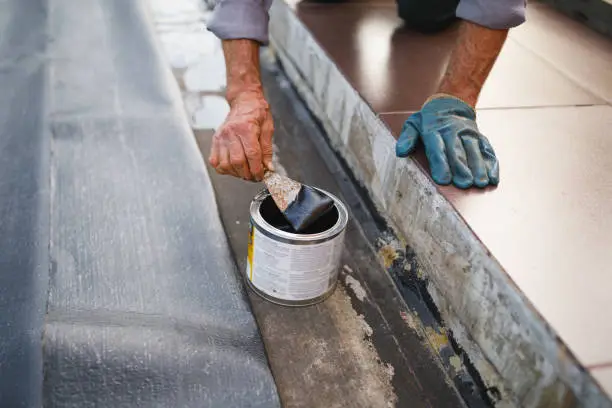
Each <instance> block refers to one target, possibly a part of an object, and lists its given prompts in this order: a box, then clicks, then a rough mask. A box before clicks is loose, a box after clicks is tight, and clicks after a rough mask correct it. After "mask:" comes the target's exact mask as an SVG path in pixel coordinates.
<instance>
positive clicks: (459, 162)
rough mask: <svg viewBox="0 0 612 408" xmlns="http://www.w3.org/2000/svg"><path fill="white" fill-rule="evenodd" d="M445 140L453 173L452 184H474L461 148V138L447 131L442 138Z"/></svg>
mask: <svg viewBox="0 0 612 408" xmlns="http://www.w3.org/2000/svg"><path fill="white" fill-rule="evenodd" d="M444 141H445V142H446V155H447V156H448V164H449V166H450V169H451V171H452V173H453V184H454V185H456V186H457V187H459V188H470V187H472V185H473V184H474V177H473V176H472V172H471V171H470V168H469V166H468V163H467V156H466V154H465V150H464V149H463V143H461V138H460V137H457V134H455V133H454V132H449V133H447V135H446V138H445V140H444Z"/></svg>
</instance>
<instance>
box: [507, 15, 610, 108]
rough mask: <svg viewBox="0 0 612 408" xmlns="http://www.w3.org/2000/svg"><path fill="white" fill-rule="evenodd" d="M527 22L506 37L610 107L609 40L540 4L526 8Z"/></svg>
mask: <svg viewBox="0 0 612 408" xmlns="http://www.w3.org/2000/svg"><path fill="white" fill-rule="evenodd" d="M527 10H528V12H527V22H526V23H525V24H523V25H522V26H520V27H518V28H516V29H514V30H512V31H511V33H510V37H511V38H513V39H514V40H516V41H518V42H519V43H520V44H521V45H523V46H525V47H526V48H528V49H530V50H532V51H533V52H534V53H536V54H538V55H539V56H541V57H542V58H544V59H546V60H547V61H549V62H550V63H551V64H552V66H554V67H555V68H556V69H557V70H559V71H560V72H562V73H564V74H565V75H567V76H569V77H570V78H572V79H573V80H574V81H575V82H577V83H579V84H581V85H582V86H584V87H585V88H586V89H588V90H590V91H591V92H592V93H594V94H596V95H598V96H600V97H601V98H603V99H605V100H607V101H608V102H611V103H612V39H610V38H608V37H605V36H603V35H601V34H598V33H596V32H595V31H593V30H591V29H590V28H588V27H586V26H584V25H582V24H580V23H578V22H577V21H574V20H572V19H570V18H568V17H566V16H564V15H562V14H561V13H559V12H557V11H555V10H553V9H552V8H550V7H549V6H546V5H543V4H530V5H529V7H528V8H527Z"/></svg>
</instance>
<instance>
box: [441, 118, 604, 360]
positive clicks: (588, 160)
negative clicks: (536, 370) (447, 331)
mask: <svg viewBox="0 0 612 408" xmlns="http://www.w3.org/2000/svg"><path fill="white" fill-rule="evenodd" d="M478 118H479V124H480V128H481V130H482V131H483V133H484V134H486V135H487V136H488V137H489V138H490V140H491V142H492V144H493V146H494V147H495V149H496V151H497V154H498V157H499V159H500V163H501V165H500V168H501V184H500V186H499V187H498V188H497V189H493V190H485V191H476V190H470V191H467V192H466V191H460V190H457V189H455V188H452V187H443V188H441V191H442V192H443V194H445V195H446V197H447V198H449V199H450V201H451V202H452V203H453V204H454V205H455V207H456V208H457V209H458V210H459V212H460V213H461V214H462V216H463V217H464V218H465V219H466V220H467V222H468V223H469V224H470V226H471V227H472V228H473V230H474V231H475V232H476V234H477V235H478V236H479V237H480V239H481V240H482V241H483V242H484V243H485V244H486V245H487V247H488V248H489V249H490V250H491V251H492V253H493V254H494V256H495V257H496V258H497V259H498V260H499V261H500V262H501V263H502V265H503V266H504V267H505V268H506V270H507V271H508V273H509V274H510V275H511V277H512V278H513V279H514V281H515V282H516V283H517V284H518V286H519V287H520V288H521V289H522V290H523V292H524V293H525V294H526V295H527V297H528V298H529V299H530V300H531V301H532V302H533V303H534V305H535V306H536V307H537V309H538V310H539V311H540V312H541V313H542V314H543V315H544V317H545V318H546V319H547V320H548V321H549V322H550V323H551V324H552V326H553V328H555V329H556V330H557V331H558V333H559V334H560V335H561V338H563V339H564V340H565V341H566V342H567V344H568V345H569V347H570V349H572V350H573V351H574V352H575V353H576V354H577V356H578V357H579V359H580V360H581V361H582V362H583V364H585V365H591V364H598V363H601V362H606V361H611V360H612V352H611V351H610V348H609V347H608V346H609V339H610V337H611V336H612V310H611V309H610V307H609V304H610V292H611V291H612V269H611V267H610V265H612V246H611V245H612V137H610V136H611V135H610V129H612V107H610V106H596V107H579V108H541V109H510V110H491V111H481V112H479V116H478Z"/></svg>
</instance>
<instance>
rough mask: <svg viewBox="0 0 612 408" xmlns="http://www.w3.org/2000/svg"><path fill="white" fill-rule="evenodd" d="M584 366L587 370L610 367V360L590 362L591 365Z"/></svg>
mask: <svg viewBox="0 0 612 408" xmlns="http://www.w3.org/2000/svg"><path fill="white" fill-rule="evenodd" d="M586 368H587V369H588V370H589V371H594V370H605V369H612V361H607V362H605V363H598V364H591V365H588V366H586Z"/></svg>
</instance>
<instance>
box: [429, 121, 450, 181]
mask: <svg viewBox="0 0 612 408" xmlns="http://www.w3.org/2000/svg"><path fill="white" fill-rule="evenodd" d="M423 143H424V144H425V154H426V155H427V160H428V161H429V168H430V169H431V177H432V178H433V180H434V181H435V182H436V183H438V184H442V185H446V184H450V182H451V178H452V175H451V171H450V167H449V165H448V160H447V159H446V152H445V148H444V140H442V136H440V134H439V133H437V132H432V133H428V134H426V135H424V136H423Z"/></svg>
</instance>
